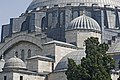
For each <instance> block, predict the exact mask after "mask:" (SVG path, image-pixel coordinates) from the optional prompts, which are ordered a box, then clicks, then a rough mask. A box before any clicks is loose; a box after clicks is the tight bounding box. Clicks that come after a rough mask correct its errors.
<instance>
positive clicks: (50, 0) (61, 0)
mask: <svg viewBox="0 0 120 80" xmlns="http://www.w3.org/2000/svg"><path fill="white" fill-rule="evenodd" d="M80 3H84V5H86V6H91V5H92V4H98V5H99V6H100V7H103V6H104V5H110V6H111V7H115V6H119V5H120V1H119V0H33V1H32V3H31V4H30V6H29V7H28V9H27V11H29V10H33V9H35V8H42V7H45V6H49V7H53V6H54V5H58V6H61V7H63V6H66V4H71V6H79V4H80Z"/></svg>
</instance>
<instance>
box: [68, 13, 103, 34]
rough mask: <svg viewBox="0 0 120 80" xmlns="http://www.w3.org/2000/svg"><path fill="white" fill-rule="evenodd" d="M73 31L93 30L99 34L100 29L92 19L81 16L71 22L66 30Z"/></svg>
mask: <svg viewBox="0 0 120 80" xmlns="http://www.w3.org/2000/svg"><path fill="white" fill-rule="evenodd" d="M73 29H85V30H93V31H99V32H101V28H100V26H99V24H98V23H97V21H95V20H94V19H92V18H91V17H88V16H86V15H85V14H83V15H82V16H79V17H77V18H75V19H74V20H72V21H71V22H70V24H69V26H68V28H67V30H73Z"/></svg>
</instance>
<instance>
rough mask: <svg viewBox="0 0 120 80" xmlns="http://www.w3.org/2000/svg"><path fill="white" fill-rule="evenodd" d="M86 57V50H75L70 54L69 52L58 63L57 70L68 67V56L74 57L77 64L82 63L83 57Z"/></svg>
mask: <svg viewBox="0 0 120 80" xmlns="http://www.w3.org/2000/svg"><path fill="white" fill-rule="evenodd" d="M83 57H85V51H84V50H78V51H74V52H71V53H69V54H67V55H66V56H65V57H63V58H62V59H61V60H60V62H59V63H58V64H57V66H56V68H55V70H56V71H58V70H64V69H67V68H68V66H67V65H68V58H71V59H73V60H74V61H75V62H76V64H81V59H82V58H83Z"/></svg>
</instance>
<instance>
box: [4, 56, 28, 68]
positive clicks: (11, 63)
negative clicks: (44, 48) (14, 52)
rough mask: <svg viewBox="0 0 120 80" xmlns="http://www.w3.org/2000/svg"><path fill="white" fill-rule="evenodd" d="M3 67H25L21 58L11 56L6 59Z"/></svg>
mask: <svg viewBox="0 0 120 80" xmlns="http://www.w3.org/2000/svg"><path fill="white" fill-rule="evenodd" d="M4 68H26V64H25V63H24V62H23V61H22V60H21V59H19V58H17V57H13V58H10V59H9V60H7V62H6V63H5V65H4Z"/></svg>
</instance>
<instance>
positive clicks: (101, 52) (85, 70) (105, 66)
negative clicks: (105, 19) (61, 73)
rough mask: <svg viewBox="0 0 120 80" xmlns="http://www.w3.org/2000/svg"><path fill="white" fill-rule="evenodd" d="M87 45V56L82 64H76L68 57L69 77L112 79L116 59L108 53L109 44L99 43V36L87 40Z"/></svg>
mask: <svg viewBox="0 0 120 80" xmlns="http://www.w3.org/2000/svg"><path fill="white" fill-rule="evenodd" d="M85 45H86V50H85V53H86V57H85V58H83V59H82V60H81V64H79V65H76V64H75V62H74V60H72V59H68V69H67V71H66V73H65V74H66V75H67V79H68V80H111V75H110V70H111V69H113V68H114V67H115V66H114V60H113V59H112V58H111V56H109V55H108V54H107V53H106V51H107V50H108V48H109V47H108V45H107V44H105V43H103V44H99V41H98V38H94V37H90V38H88V39H87V40H85ZM71 66H74V67H71ZM76 75H77V76H76Z"/></svg>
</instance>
